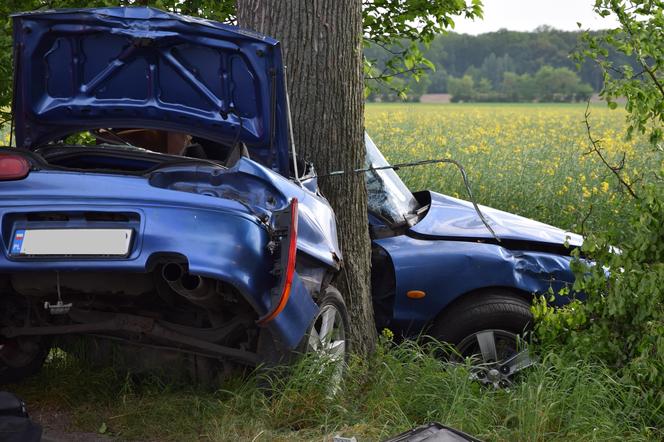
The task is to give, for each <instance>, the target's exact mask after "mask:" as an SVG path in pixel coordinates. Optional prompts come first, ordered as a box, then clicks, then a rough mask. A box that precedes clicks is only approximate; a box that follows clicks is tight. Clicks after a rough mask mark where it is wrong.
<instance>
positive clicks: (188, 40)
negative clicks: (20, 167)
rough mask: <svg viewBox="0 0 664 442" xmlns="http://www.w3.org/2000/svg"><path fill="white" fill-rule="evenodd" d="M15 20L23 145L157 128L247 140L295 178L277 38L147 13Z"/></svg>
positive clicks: (69, 13)
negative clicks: (96, 131) (96, 130)
mask: <svg viewBox="0 0 664 442" xmlns="http://www.w3.org/2000/svg"><path fill="white" fill-rule="evenodd" d="M13 18H14V55H15V75H16V79H15V81H16V84H15V89H14V113H15V122H16V141H17V145H18V146H20V147H26V148H35V147H38V146H40V145H43V144H44V143H47V142H49V141H53V140H56V139H59V138H61V137H63V136H65V135H67V134H70V133H74V132H79V131H84V130H87V129H92V128H102V127H103V128H113V127H117V128H137V127H140V128H152V129H162V130H169V131H175V132H184V133H189V134H193V135H197V136H200V137H203V138H207V139H210V140H213V141H217V142H221V143H227V144H232V143H233V141H235V140H239V141H242V142H244V143H245V144H246V145H247V147H248V148H249V152H250V154H251V155H252V157H253V158H254V159H256V160H258V161H259V162H261V163H263V164H265V165H266V166H268V167H271V168H273V169H275V170H278V171H279V172H281V173H282V174H286V173H287V172H288V139H287V131H286V129H287V126H286V115H287V114H286V109H285V107H284V103H285V90H284V86H283V85H284V82H283V75H284V74H283V63H282V59H281V51H280V47H279V43H278V42H277V41H276V40H273V39H271V38H268V37H264V36H262V35H259V34H256V33H253V32H250V31H246V30H242V29H240V28H237V27H234V26H227V25H224V24H221V23H217V22H213V21H209V20H204V19H199V18H193V17H185V16H180V15H176V14H171V13H168V12H164V11H160V10H157V9H153V8H147V7H126V8H125V7H123V8H100V9H77V10H74V9H68V10H57V11H40V12H30V13H22V14H16V15H14V16H13Z"/></svg>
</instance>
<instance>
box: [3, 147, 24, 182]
mask: <svg viewBox="0 0 664 442" xmlns="http://www.w3.org/2000/svg"><path fill="white" fill-rule="evenodd" d="M28 172H30V163H28V160H26V159H25V158H23V157H21V156H18V155H11V154H8V155H0V181H9V180H21V179H23V178H25V177H26V176H28Z"/></svg>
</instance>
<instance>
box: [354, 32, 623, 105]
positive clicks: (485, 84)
mask: <svg viewBox="0 0 664 442" xmlns="http://www.w3.org/2000/svg"><path fill="white" fill-rule="evenodd" d="M580 36H581V32H569V31H559V30H556V29H552V28H549V27H539V28H537V29H536V30H535V31H533V32H517V31H507V30H500V31H497V32H490V33H486V34H481V35H477V36H473V35H466V34H456V33H449V34H445V35H439V36H437V37H436V38H435V39H434V40H433V42H432V43H431V45H430V46H429V48H422V51H423V54H424V56H425V57H426V58H427V59H428V60H430V61H431V64H432V66H433V67H434V68H435V69H431V70H429V71H427V73H425V74H424V75H420V76H419V79H416V78H413V77H412V76H409V75H407V73H406V74H405V75H403V76H400V75H397V76H395V77H394V78H392V79H391V82H389V83H387V84H385V83H384V82H372V81H368V82H367V83H368V96H367V99H368V100H370V101H375V100H379V101H396V100H408V101H417V100H419V98H420V96H421V95H423V94H427V93H449V94H451V95H452V100H453V101H554V102H555V101H579V100H586V99H587V98H588V97H589V96H591V95H592V94H593V93H594V92H599V91H600V90H601V88H602V85H603V78H602V72H601V70H600V69H599V68H598V67H597V65H596V64H595V63H592V62H590V61H586V62H584V63H582V64H580V65H579V66H577V65H576V63H575V62H574V60H572V59H571V58H570V56H569V55H570V53H571V52H572V51H573V50H574V49H575V48H576V47H578V45H579V39H580ZM390 54H391V52H390V48H383V47H378V46H369V47H367V48H365V57H366V58H367V59H369V60H371V61H372V62H373V63H374V64H375V65H377V66H380V65H381V62H382V61H383V60H387V59H389V57H390ZM608 58H609V59H612V60H614V61H615V62H616V63H618V64H630V60H629V59H627V57H626V56H624V55H621V54H617V53H615V52H614V51H609V52H608Z"/></svg>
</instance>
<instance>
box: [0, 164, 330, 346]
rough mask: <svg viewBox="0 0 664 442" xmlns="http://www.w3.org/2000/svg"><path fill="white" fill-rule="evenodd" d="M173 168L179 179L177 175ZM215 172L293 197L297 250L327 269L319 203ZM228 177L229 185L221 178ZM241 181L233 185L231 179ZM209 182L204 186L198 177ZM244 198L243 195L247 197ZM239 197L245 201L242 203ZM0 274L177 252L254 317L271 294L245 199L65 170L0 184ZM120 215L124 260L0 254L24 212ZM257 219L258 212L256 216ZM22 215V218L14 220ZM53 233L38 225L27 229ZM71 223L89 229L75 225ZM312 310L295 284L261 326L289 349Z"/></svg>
mask: <svg viewBox="0 0 664 442" xmlns="http://www.w3.org/2000/svg"><path fill="white" fill-rule="evenodd" d="M185 168H186V167H185V166H182V168H181V169H179V173H180V174H182V175H183V177H184V175H186V171H185V170H184V169H185ZM189 169H190V174H191V176H190V177H189V178H192V180H193V176H194V175H195V174H200V173H203V172H204V169H205V168H204V167H202V166H200V165H196V164H195V165H192V166H189ZM219 170H223V172H222V173H221V175H217V178H218V179H219V180H220V181H223V180H224V174H227V175H228V176H229V178H230V177H234V178H239V177H241V176H244V178H245V179H246V180H250V178H251V180H254V181H255V180H256V179H258V180H260V181H262V183H263V184H262V186H258V185H255V186H254V187H255V188H256V191H257V192H258V191H262V190H261V189H266V188H270V189H272V191H273V192H274V193H276V194H277V195H278V196H280V197H279V198H277V201H282V202H283V203H284V204H286V202H287V201H289V200H290V198H293V197H296V198H298V200H299V207H300V212H299V217H300V218H299V236H298V243H297V244H298V249H299V251H300V252H302V253H305V254H308V255H310V256H311V257H313V258H315V259H317V260H318V261H319V262H320V265H321V267H325V266H327V268H331V269H332V268H336V267H338V265H339V263H338V261H337V260H336V259H335V257H338V258H340V257H341V252H340V250H339V249H338V244H337V239H336V228H335V224H334V213H333V212H332V209H331V208H330V207H329V205H327V203H326V201H325V199H324V198H322V197H319V196H317V195H315V194H313V193H312V192H309V191H308V190H306V189H303V188H301V187H299V186H297V185H295V184H293V183H292V182H290V181H288V180H286V179H284V178H282V177H281V176H279V175H277V174H276V173H274V172H272V171H270V170H269V169H267V168H264V167H262V166H261V165H259V164H257V163H255V162H253V161H251V160H248V159H246V158H243V159H241V160H240V161H239V162H238V164H237V165H236V166H235V167H234V168H232V169H219ZM229 181H233V180H229ZM240 181H241V180H240ZM208 182H209V180H208ZM249 200H251V198H250V199H249ZM249 200H248V201H249ZM0 202H1V204H0V220H1V223H0V226H1V229H0V250H1V252H0V273H14V272H22V271H62V272H68V271H104V272H139V273H140V272H145V270H146V268H147V267H148V266H149V263H150V260H151V257H154V256H157V255H159V254H164V253H167V254H177V255H181V256H184V257H186V259H187V261H188V263H189V271H190V272H191V273H193V274H196V275H201V276H205V277H209V278H213V279H219V280H222V281H226V282H228V283H229V284H232V285H233V286H234V287H235V288H237V289H238V290H239V291H240V292H241V293H242V294H243V295H244V296H245V298H246V299H247V301H248V302H249V303H250V304H251V305H252V306H253V307H254V309H255V310H256V312H257V313H258V314H259V316H260V315H263V314H265V313H266V312H267V311H268V310H269V309H270V308H271V307H272V297H271V290H272V288H273V287H274V284H275V283H276V282H275V278H274V276H273V275H272V274H271V273H270V272H271V271H272V269H273V266H274V259H275V257H274V256H271V255H269V253H268V252H267V248H266V245H267V243H268V242H269V241H270V237H269V234H268V231H267V229H266V228H265V226H264V225H263V223H262V222H261V221H260V220H259V218H258V216H257V212H256V210H257V208H256V207H252V206H251V205H250V204H247V203H246V202H241V201H238V200H234V199H230V198H223V197H214V196H210V195H209V194H205V193H197V192H185V191H174V190H171V189H168V188H161V187H155V186H153V185H151V184H150V181H149V180H148V179H146V178H145V177H140V176H122V175H110V174H108V175H107V174H89V173H74V172H65V171H32V172H31V173H30V174H29V175H28V176H27V177H26V178H25V179H23V180H20V181H5V182H1V183H0ZM49 211H54V212H85V211H90V212H111V213H114V212H122V213H135V214H137V215H138V217H139V219H140V221H137V223H138V225H136V226H134V227H135V230H136V236H135V241H134V245H133V247H132V250H131V252H130V255H129V256H128V257H127V258H126V259H125V258H123V259H109V258H91V259H81V258H78V259H77V258H59V259H58V258H53V259H50V258H49V259H39V260H34V259H27V260H26V259H20V258H15V257H12V256H10V251H9V248H10V246H11V239H12V238H13V231H14V230H15V227H16V226H15V225H14V221H13V220H15V219H16V214H27V213H30V212H49ZM258 215H259V214H258ZM24 218H25V217H24ZM49 226H50V227H53V226H52V223H51V222H41V224H40V225H33V226H32V227H36V228H39V227H49ZM77 227H90V226H89V225H84V224H81V225H77ZM317 311H318V308H317V306H316V304H315V302H314V301H313V299H312V297H311V295H310V294H309V292H308V291H307V289H306V287H305V286H304V284H302V283H301V281H300V280H299V278H297V277H296V278H295V282H294V283H293V288H292V292H291V297H290V299H289V302H288V303H287V304H286V308H285V309H284V310H283V311H282V313H281V314H280V315H279V316H277V317H276V318H275V319H274V320H273V321H271V322H270V324H269V327H270V328H271V329H272V330H273V331H274V333H275V334H276V335H278V336H279V337H280V338H281V339H282V342H283V343H284V344H286V345H289V346H295V345H297V343H299V341H300V339H301V338H302V336H303V334H304V332H305V331H306V329H307V327H308V326H309V325H310V323H311V321H312V320H313V318H314V317H315V315H316V313H317Z"/></svg>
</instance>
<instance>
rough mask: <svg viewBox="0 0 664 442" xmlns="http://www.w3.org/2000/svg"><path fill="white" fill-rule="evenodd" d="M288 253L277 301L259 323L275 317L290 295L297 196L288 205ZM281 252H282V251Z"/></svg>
mask: <svg viewBox="0 0 664 442" xmlns="http://www.w3.org/2000/svg"><path fill="white" fill-rule="evenodd" d="M285 242H286V243H287V244H288V255H286V256H287V260H286V265H285V266H284V268H285V274H284V275H283V277H282V286H281V295H280V296H279V302H277V304H276V305H275V306H274V307H273V308H272V310H271V311H269V312H268V313H267V314H265V315H264V316H263V317H261V318H260V319H259V320H258V324H259V325H265V324H267V323H268V322H270V321H272V320H273V319H274V318H276V317H277V316H278V315H279V313H281V311H282V310H283V309H284V307H286V303H287V302H288V298H289V297H290V291H291V286H292V285H293V274H294V273H295V261H296V258H297V198H293V200H292V201H291V207H290V228H289V231H288V237H287V241H285ZM282 254H283V252H282Z"/></svg>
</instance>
